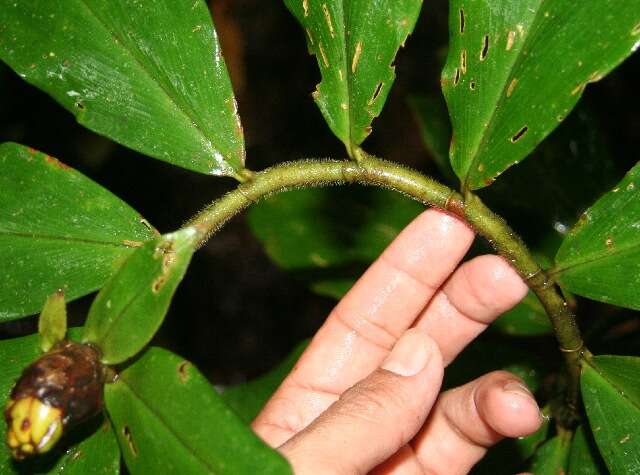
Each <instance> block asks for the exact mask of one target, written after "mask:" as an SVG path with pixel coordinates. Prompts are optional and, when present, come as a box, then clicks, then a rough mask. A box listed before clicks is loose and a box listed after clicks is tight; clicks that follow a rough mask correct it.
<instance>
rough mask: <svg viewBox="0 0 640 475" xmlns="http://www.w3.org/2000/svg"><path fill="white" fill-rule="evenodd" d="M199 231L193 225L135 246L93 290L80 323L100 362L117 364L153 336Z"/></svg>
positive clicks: (163, 315) (184, 270)
mask: <svg viewBox="0 0 640 475" xmlns="http://www.w3.org/2000/svg"><path fill="white" fill-rule="evenodd" d="M198 237H199V235H198V233H197V231H196V230H195V229H194V228H185V229H183V230H181V231H177V232H175V233H172V234H166V235H164V236H161V237H159V238H156V239H154V240H152V241H149V242H147V243H146V244H145V245H144V246H142V247H141V248H139V249H138V250H136V252H134V253H133V254H132V255H131V257H129V259H127V261H126V262H125V263H124V264H123V265H122V267H121V268H120V270H119V271H118V272H117V273H116V274H114V276H113V277H112V278H111V279H110V280H109V281H108V282H107V284H106V285H105V286H104V287H103V288H102V290H101V291H100V292H99V293H98V296H97V297H96V299H95V300H94V302H93V304H92V305H91V308H90V309H89V315H88V317H87V322H86V324H85V333H84V341H85V342H91V343H95V344H96V345H97V346H98V348H100V350H101V353H102V362H103V363H106V364H117V363H121V362H123V361H125V360H126V359H128V358H130V357H132V356H134V355H135V354H136V353H138V352H139V351H140V350H141V349H142V348H143V347H144V346H145V345H146V344H147V343H149V341H150V340H151V338H152V337H153V335H154V334H155V332H156V331H157V330H158V328H159V327H160V324H161V323H162V320H163V319H164V317H165V315H166V313H167V309H168V308H169V305H170V304H171V299H172V297H173V294H174V292H175V290H176V288H177V287H178V284H179V283H180V281H181V280H182V277H183V276H184V274H185V272H186V270H187V267H188V266H189V262H190V261H191V255H192V254H193V252H194V250H195V243H196V240H197V239H198Z"/></svg>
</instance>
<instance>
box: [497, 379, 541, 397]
mask: <svg viewBox="0 0 640 475" xmlns="http://www.w3.org/2000/svg"><path fill="white" fill-rule="evenodd" d="M502 389H503V391H506V392H508V393H513V394H518V395H520V396H524V397H528V398H529V399H534V397H533V393H531V391H530V390H529V388H528V387H526V386H525V385H524V384H522V383H520V382H518V381H510V382H508V383H507V384H505V385H504V386H503V387H502Z"/></svg>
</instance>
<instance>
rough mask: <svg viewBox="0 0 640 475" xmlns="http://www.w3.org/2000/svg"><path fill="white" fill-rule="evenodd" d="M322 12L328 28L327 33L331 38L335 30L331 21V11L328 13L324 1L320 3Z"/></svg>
mask: <svg viewBox="0 0 640 475" xmlns="http://www.w3.org/2000/svg"><path fill="white" fill-rule="evenodd" d="M322 13H324V19H325V21H326V22H327V27H328V28H329V35H331V38H334V37H335V32H334V31H333V23H332V22H331V13H329V8H328V7H327V4H326V3H323V4H322Z"/></svg>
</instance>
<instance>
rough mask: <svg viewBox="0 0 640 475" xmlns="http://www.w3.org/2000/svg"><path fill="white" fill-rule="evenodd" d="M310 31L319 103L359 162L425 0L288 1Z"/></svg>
mask: <svg viewBox="0 0 640 475" xmlns="http://www.w3.org/2000/svg"><path fill="white" fill-rule="evenodd" d="M284 3H285V4H286V6H287V8H288V9H289V10H290V11H291V13H293V15H294V16H295V17H296V19H297V20H298V21H299V22H300V24H301V25H302V27H303V29H304V32H305V33H304V34H305V36H306V40H307V46H308V47H309V51H310V52H311V53H312V54H314V55H315V56H316V59H317V61H318V67H319V68H320V73H321V76H322V82H320V84H318V86H317V88H316V90H315V92H314V93H313V98H314V100H315V102H316V104H317V105H318V107H319V108H320V110H321V112H322V115H323V116H324V118H325V120H326V122H327V124H329V127H330V128H331V131H332V132H333V133H334V134H335V135H336V136H337V137H338V138H339V139H340V140H341V141H342V142H343V143H344V145H345V146H346V147H347V151H348V152H349V154H350V155H351V156H352V157H353V156H354V155H355V154H356V151H357V149H358V147H359V145H360V144H361V143H362V142H363V141H364V139H365V138H367V136H368V135H369V134H370V133H371V122H372V121H373V119H375V118H376V117H378V115H380V112H381V111H382V108H383V106H384V103H385V100H386V98H387V95H388V94H389V91H390V90H391V86H392V85H393V81H394V79H395V68H394V66H393V62H394V59H395V56H396V54H397V52H398V49H399V48H400V47H401V46H402V45H404V42H405V40H406V39H407V36H408V35H409V33H411V32H412V31H413V28H414V26H415V23H416V20H417V18H418V15H419V13H420V7H421V5H422V0H376V1H371V0H324V1H316V0H285V2H284Z"/></svg>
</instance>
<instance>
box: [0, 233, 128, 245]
mask: <svg viewBox="0 0 640 475" xmlns="http://www.w3.org/2000/svg"><path fill="white" fill-rule="evenodd" d="M0 236H13V237H18V238H27V239H42V240H46V241H68V242H79V243H83V244H95V245H100V246H113V247H124V248H126V249H129V248H131V246H128V245H126V244H125V243H124V242H119V241H101V240H98V239H88V238H81V237H73V236H53V235H47V234H37V233H27V232H16V231H6V230H3V229H0Z"/></svg>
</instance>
